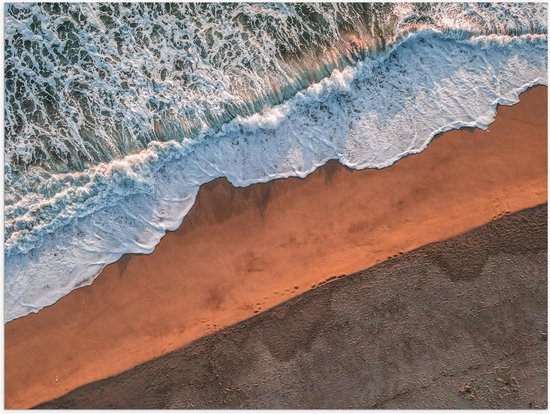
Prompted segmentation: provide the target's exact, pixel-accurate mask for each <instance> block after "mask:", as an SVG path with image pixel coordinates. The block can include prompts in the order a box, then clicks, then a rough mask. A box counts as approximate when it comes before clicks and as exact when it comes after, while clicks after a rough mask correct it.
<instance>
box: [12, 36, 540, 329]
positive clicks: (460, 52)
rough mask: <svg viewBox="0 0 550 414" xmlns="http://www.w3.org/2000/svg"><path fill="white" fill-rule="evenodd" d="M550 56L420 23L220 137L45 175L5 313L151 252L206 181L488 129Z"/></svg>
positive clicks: (39, 304) (361, 157)
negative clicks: (381, 50) (500, 107)
mask: <svg viewBox="0 0 550 414" xmlns="http://www.w3.org/2000/svg"><path fill="white" fill-rule="evenodd" d="M546 62H547V41H546V36H545V35H541V36H531V35H522V36H516V37H509V36H498V37H492V36H481V37H480V36H477V37H476V38H475V39H470V38H469V37H453V36H448V35H447V34H444V33H440V32H437V31H433V30H424V31H419V32H415V33H414V34H410V35H407V36H404V37H403V38H402V40H401V42H400V43H399V45H397V46H395V48H394V49H393V50H388V51H387V53H385V54H379V55H377V56H375V57H372V56H371V57H367V58H365V59H364V61H362V62H361V63H358V64H357V65H355V66H348V67H345V68H344V69H342V70H336V71H334V72H333V74H332V75H331V76H330V77H328V78H326V79H323V80H322V81H320V82H318V83H315V84H312V85H311V86H310V87H309V88H307V89H305V90H303V91H301V92H298V93H297V94H295V96H293V97H292V98H291V99H288V100H286V101H285V102H284V103H282V104H280V105H276V106H273V107H268V108H267V109H265V110H264V111H263V112H261V113H257V114H254V115H252V116H248V117H241V116H237V117H236V118H235V119H233V120H232V121H230V122H228V123H225V124H224V125H223V126H221V127H220V129H219V130H218V132H216V133H215V134H212V135H208V136H203V137H199V138H197V139H194V140H183V141H182V142H174V141H170V142H165V143H158V142H156V143H151V144H149V147H148V148H147V149H146V150H144V151H142V152H139V153H137V154H134V155H129V156H126V157H125V158H124V159H121V160H117V161H113V162H110V163H104V164H100V165H97V166H95V167H91V168H89V169H87V170H85V171H82V172H72V173H64V174H54V175H48V176H47V178H44V179H42V180H38V181H37V185H39V186H41V187H40V188H39V191H38V192H39V193H40V194H42V195H43V194H48V193H50V194H53V195H52V197H51V198H42V199H40V203H42V204H41V205H40V206H39V207H37V206H36V202H37V200H38V199H37V198H36V196H35V195H34V194H28V195H27V199H24V200H23V202H22V201H21V200H18V203H16V204H13V205H9V204H8V205H7V209H10V208H13V209H15V208H21V204H22V203H23V204H25V205H27V206H32V208H34V209H35V210H32V209H31V208H30V207H29V211H31V210H32V211H35V212H39V213H40V214H44V215H47V218H48V219H47V220H43V221H40V222H39V224H38V225H37V224H36V216H33V215H29V216H28V217H25V214H23V215H21V216H17V214H13V216H15V217H16V219H15V224H14V229H15V230H14V231H13V233H12V234H11V235H10V237H9V238H8V239H7V241H6V264H5V273H6V279H5V318H6V320H8V321H9V320H11V319H14V318H17V317H21V316H23V315H26V314H28V313H29V312H36V311H38V310H40V309H41V308H43V307H45V306H48V305H51V304H52V303H54V302H55V301H57V300H58V299H59V298H61V297H62V296H64V295H66V294H67V293H69V292H70V291H71V290H73V289H75V288H76V287H78V286H82V285H85V284H89V283H91V282H92V281H93V279H94V278H95V277H96V276H97V274H98V273H99V272H100V270H101V269H102V268H103V267H104V266H105V265H106V264H108V263H112V262H114V261H116V260H117V259H118V258H119V257H120V256H121V255H122V254H124V253H150V252H152V250H153V249H154V247H155V246H156V245H157V244H158V242H159V241H160V239H161V238H162V236H163V235H164V234H165V232H166V231H167V230H175V229H177V228H178V227H179V225H180V224H181V222H182V220H183V218H184V217H185V215H186V214H187V213H188V211H189V209H190V208H191V206H192V205H193V203H194V200H195V197H196V194H197V192H198V190H199V187H200V185H202V184H204V183H207V182H209V181H211V180H213V179H215V178H217V177H227V178H228V180H229V181H230V182H231V183H232V184H233V185H235V186H248V185H250V184H253V183H257V182H266V181H270V180H273V179H276V178H283V177H291V176H298V177H305V176H306V175H308V174H310V173H311V172H312V171H314V170H315V169H316V168H317V167H318V166H320V165H323V164H325V163H326V162H327V160H330V159H337V160H339V161H340V162H341V163H343V164H345V165H347V166H349V167H352V168H355V169H363V168H383V167H387V166H390V165H391V164H393V163H394V162H396V161H397V160H399V159H400V158H402V157H404V156H406V155H408V154H414V153H417V152H419V151H422V150H423V149H424V148H426V146H427V145H428V143H429V142H430V140H431V139H432V138H433V137H434V135H436V134H438V133H440V132H443V131H446V130H449V129H452V128H459V127H463V126H475V127H479V128H486V127H487V126H488V125H489V124H490V123H491V122H492V121H493V119H494V116H495V110H496V105H497V104H505V105H511V104H513V103H516V102H518V95H519V93H521V92H522V91H524V90H525V89H526V88H528V87H530V86H533V85H537V84H546V83H547V67H546V65H547V64H546ZM26 220H27V221H26ZM26 223H32V224H30V225H28V226H27V225H26ZM151 283H152V288H154V280H152V281H151Z"/></svg>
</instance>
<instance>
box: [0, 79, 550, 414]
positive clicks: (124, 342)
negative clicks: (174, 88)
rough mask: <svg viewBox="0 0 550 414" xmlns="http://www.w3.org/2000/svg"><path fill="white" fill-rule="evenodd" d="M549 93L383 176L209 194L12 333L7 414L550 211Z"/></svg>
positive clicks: (541, 91)
mask: <svg viewBox="0 0 550 414" xmlns="http://www.w3.org/2000/svg"><path fill="white" fill-rule="evenodd" d="M546 94H547V89H546V88H545V87H538V88H535V89H532V90H530V91H528V92H526V93H525V94H524V95H523V96H522V97H521V100H522V102H521V103H520V104H518V105H517V106H514V107H500V108H499V110H498V112H499V114H498V117H497V120H496V122H495V123H493V124H492V125H491V126H490V127H489V130H490V132H487V131H481V130H472V129H465V130H460V131H451V132H448V133H445V134H443V136H441V137H439V138H438V139H436V140H435V141H434V142H433V143H432V144H431V145H430V146H429V147H428V148H427V149H426V150H425V151H424V152H422V153H421V154H419V155H414V156H411V157H407V158H405V159H403V160H401V161H399V162H398V163H397V164H395V165H394V166H392V167H390V168H387V169H384V170H364V171H354V172H352V171H350V170H348V169H347V168H344V167H342V166H340V165H339V164H337V163H335V162H331V163H329V164H328V165H327V166H325V167H323V168H320V169H318V170H317V171H316V172H315V173H314V174H312V175H310V176H309V177H307V178H306V179H297V178H296V179H286V180H277V181H273V182H270V183H268V184H258V185H253V186H251V187H249V188H233V187H232V186H231V185H230V184H229V183H228V182H227V181H226V180H216V181H215V182H212V183H210V184H208V185H205V186H204V187H203V188H202V189H201V190H200V193H199V196H198V199H197V203H196V205H195V206H194V207H193V209H192V211H191V213H190V214H189V216H188V217H187V218H186V219H185V220H184V223H183V225H182V226H181V228H180V229H179V230H178V231H176V232H174V233H170V234H168V235H166V237H164V239H163V240H162V241H161V243H160V244H159V245H158V247H157V249H156V250H155V251H154V253H152V254H151V255H147V256H138V255H136V256H127V257H126V258H123V259H121V260H120V261H119V262H118V263H115V264H113V265H110V266H108V267H107V268H105V269H104V271H103V272H102V274H101V275H100V277H98V279H97V280H96V281H95V282H94V283H93V285H92V286H89V287H84V288H81V289H78V290H76V291H73V292H72V293H71V294H69V295H68V296H66V297H64V298H63V299H61V300H60V301H59V302H58V303H56V304H55V305H53V306H51V307H49V308H46V309H44V310H42V311H40V312H39V313H38V314H33V315H29V316H26V317H24V318H21V319H18V320H15V321H12V322H9V323H8V324H7V325H6V329H5V333H6V336H5V338H6V354H5V366H6V374H5V375H6V376H5V383H6V406H7V407H9V408H15V407H31V406H34V405H36V404H38V403H41V402H44V401H46V400H49V399H52V398H54V397H58V396H60V395H62V394H64V393H66V392H68V391H69V390H71V389H73V388H75V387H77V386H79V385H82V384H84V383H88V382H91V381H94V380H98V379H101V378H105V377H107V376H110V375H113V374H116V373H119V372H121V371H124V370H126V369H129V368H131V367H133V366H135V365H137V364H139V363H141V362H144V361H147V360H149V359H152V358H154V357H156V356H159V355H160V354H163V353H166V352H168V351H170V350H173V349H175V348H178V347H181V346H182V345H184V344H186V343H189V342H190V341H192V340H194V339H196V338H198V337H201V336H204V335H207V334H209V333H211V332H213V331H214V330H217V329H219V328H221V327H224V326H227V325H229V324H233V323H235V322H238V321H240V320H243V319H245V318H249V317H250V316H252V315H253V314H254V313H256V312H261V311H262V310H265V309H267V308H269V307H271V306H274V305H276V304H278V303H280V302H282V301H284V300H286V299H288V298H290V297H292V296H295V295H297V294H299V293H301V292H303V291H305V290H308V289H311V287H312V286H313V285H315V284H318V283H320V282H322V281H323V280H325V279H327V278H329V277H331V276H334V275H341V274H350V273H353V272H356V271H359V270H362V269H365V268H367V267H369V266H372V265H373V264H375V263H377V262H379V261H383V260H385V259H387V258H388V257H389V256H392V255H395V254H397V253H399V252H405V251H408V250H411V249H415V248H417V247H420V246H422V245H425V244H427V243H430V242H434V241H436V240H441V239H447V238H449V237H452V236H454V235H457V234H459V233H462V232H464V231H466V230H469V229H471V228H473V227H476V226H480V225H482V224H484V223H486V222H488V221H490V220H491V219H493V218H494V217H496V216H498V215H500V214H502V213H504V212H512V211H516V210H520V209H523V208H526V207H530V206H534V205H536V204H539V203H543V202H545V201H546V200H547V171H546V169H547V149H546V148H547V132H546V130H547V97H546Z"/></svg>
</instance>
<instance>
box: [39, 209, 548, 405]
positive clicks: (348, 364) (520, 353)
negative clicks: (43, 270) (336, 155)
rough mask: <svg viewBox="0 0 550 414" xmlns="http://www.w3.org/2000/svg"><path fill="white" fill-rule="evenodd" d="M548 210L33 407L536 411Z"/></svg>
mask: <svg viewBox="0 0 550 414" xmlns="http://www.w3.org/2000/svg"><path fill="white" fill-rule="evenodd" d="M547 213H548V211H547V206H546V205H541V206H538V207H534V208H532V209H528V210H523V211H521V212H518V213H513V214H511V215H509V216H505V217H503V218H501V219H497V220H495V221H492V222H490V223H489V224H486V225H484V226H482V227H479V228H477V229H475V230H473V231H471V232H468V233H465V234H463V235H460V236H458V237H455V238H452V239H449V240H446V241H443V242H437V243H434V244H431V245H428V246H425V247H422V248H420V249H418V250H415V251H413V252H409V253H406V254H404V255H402V256H399V257H397V258H393V259H390V260H388V261H386V262H383V263H381V264H379V265H376V266H374V267H372V268H370V269H368V270H366V271H364V272H361V273H358V274H355V275H350V276H347V277H345V278H342V279H339V280H337V281H334V282H332V283H329V284H326V285H324V286H322V287H320V288H316V289H314V290H310V291H308V292H305V293H304V294H302V295H300V296H298V297H296V298H293V299H291V300H289V301H287V302H285V303H283V304H281V305H279V306H277V307H275V308H273V309H271V310H269V311H266V312H264V313H262V314H261V315H258V316H256V317H253V318H251V319H248V320H246V321H244V322H241V323H239V324H237V325H234V326H231V327H229V328H227V329H225V330H222V331H221V332H219V333H215V334H213V335H210V336H207V337H205V338H201V339H199V340H197V341H196V342H194V343H193V344H191V345H190V346H187V347H185V348H183V349H181V350H178V351H175V352H173V353H170V354H168V355H166V356H163V357H161V358H158V359H156V360H153V361H150V362H147V363H145V364H143V365H141V366H138V367H136V368H133V369H131V370H129V371H127V372H125V373H123V374H121V375H118V376H115V377H113V378H109V379H106V380H103V381H99V382H97V383H92V384H88V385H85V386H83V387H81V388H78V389H76V390H75V391H73V392H71V393H69V394H67V395H65V396H63V397H61V398H60V399H58V400H56V401H51V402H49V403H47V404H44V405H43V406H42V407H40V408H264V409H266V408H267V409H269V408H545V407H547V405H548V403H547V394H546V389H547V388H546V386H547V339H546V338H547V336H546V335H547V320H546V319H547V310H546V303H547V289H546V288H547V276H546V271H547V264H548V257H547Z"/></svg>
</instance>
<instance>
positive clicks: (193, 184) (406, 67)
mask: <svg viewBox="0 0 550 414" xmlns="http://www.w3.org/2000/svg"><path fill="white" fill-rule="evenodd" d="M4 14H5V56H4V57H5V78H6V82H5V154H4V155H5V162H4V180H5V196H4V197H5V236H4V237H5V239H4V252H5V253H4V254H5V269H4V270H5V282H4V286H5V320H6V321H9V320H12V319H14V318H18V317H21V316H24V315H26V314H28V313H30V312H37V311H39V310H40V309H42V308H43V307H45V306H48V305H51V304H53V303H55V302H56V301H57V300H58V299H60V298H61V297H62V296H64V295H66V294H67V293H69V292H70V291H72V290H73V289H75V288H77V287H79V286H83V285H86V284H90V283H92V281H93V279H94V278H95V277H96V276H97V275H98V274H99V272H100V271H101V269H102V268H103V267H104V266H105V265H107V264H109V263H112V262H114V261H116V260H117V259H118V258H120V256H121V255H122V254H124V253H150V252H152V251H153V249H154V248H155V246H156V245H157V244H158V242H159V241H160V239H161V238H162V237H163V235H164V234H165V232H166V231H167V230H175V229H177V228H178V227H179V225H180V224H181V222H182V220H183V219H184V217H185V215H186V214H187V212H188V211H189V209H190V208H191V207H192V205H193V203H194V200H195V197H196V194H197V192H198V190H199V187H200V186H201V185H202V184H204V183H207V182H209V181H211V180H213V179H215V178H218V177H227V178H228V179H229V181H230V182H231V183H232V184H233V185H235V186H247V185H250V184H253V183H257V182H266V181H270V180H273V179H277V178H284V177H290V176H298V177H305V176H306V175H308V174H310V173H311V172H312V171H314V170H315V169H316V168H317V167H318V166H321V165H323V164H324V163H326V162H327V161H328V160H330V159H337V160H339V161H340V162H341V163H342V164H345V165H347V166H349V167H352V168H356V169H363V168H385V167H388V166H390V165H391V164H393V163H394V162H396V161H397V160H399V159H400V158H402V157H404V156H406V155H409V154H414V153H418V152H420V151H422V150H423V149H425V148H426V146H427V145H428V144H429V142H430V140H431V139H432V138H433V137H434V136H435V135H436V134H438V133H440V132H443V131H446V130H449V129H453V128H460V127H463V126H475V127H479V128H486V127H487V126H488V125H489V124H490V123H491V122H492V121H493V119H494V116H495V110H496V106H497V105H498V104H504V105H512V104H514V103H517V102H518V95H519V94H520V93H521V92H522V91H524V90H526V89H527V88H529V87H530V86H534V85H538V84H547V5H546V4H542V3H541V4H534V3H533V4H530V3H526V4H508V3H507V4H488V5H487V4H471V3H469V4H458V3H451V4H444V5H441V4H417V5H413V4H391V3H386V4H382V3H378V4H337V3H332V4H277V3H272V4H269V3H262V4H247V3H239V4H205V3H202V4H176V3H170V4H163V3H158V4H145V3H132V4H123V3H112V4H93V3H86V4H78V3H70V4H69V3H50V4H22V3H17V4H6V5H5V8H4ZM154 283H155V281H154V279H152V280H151V286H152V288H154Z"/></svg>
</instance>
